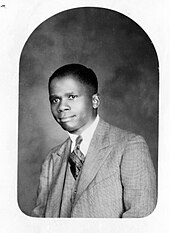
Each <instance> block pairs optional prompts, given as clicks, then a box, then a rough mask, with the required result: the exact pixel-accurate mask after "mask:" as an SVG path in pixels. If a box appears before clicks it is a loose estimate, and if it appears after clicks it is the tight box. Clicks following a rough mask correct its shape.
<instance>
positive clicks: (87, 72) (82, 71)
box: [48, 63, 98, 94]
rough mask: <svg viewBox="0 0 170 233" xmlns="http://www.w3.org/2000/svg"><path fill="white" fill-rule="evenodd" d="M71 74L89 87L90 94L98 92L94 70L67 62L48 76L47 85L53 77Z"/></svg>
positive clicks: (58, 77) (60, 77) (59, 77)
mask: <svg viewBox="0 0 170 233" xmlns="http://www.w3.org/2000/svg"><path fill="white" fill-rule="evenodd" d="M68 75H72V76H73V78H75V79H76V80H78V81H79V82H81V83H83V84H85V85H86V86H88V87H89V89H90V90H91V92H92V94H96V93H97V92H98V81H97V76H96V74H95V73H94V71H93V70H92V69H90V68H87V67H85V66H84V65H81V64H75V63H72V64H67V65H64V66H62V67H60V68H58V69H57V70H56V71H55V72H54V73H53V74H52V75H51V77H50V78H49V82H48V87H50V83H51V81H52V80H53V79H55V78H57V79H62V78H64V77H65V76H68Z"/></svg>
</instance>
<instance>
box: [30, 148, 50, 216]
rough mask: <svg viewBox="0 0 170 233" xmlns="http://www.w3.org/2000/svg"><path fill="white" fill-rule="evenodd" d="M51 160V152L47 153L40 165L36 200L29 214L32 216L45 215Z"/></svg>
mask: <svg viewBox="0 0 170 233" xmlns="http://www.w3.org/2000/svg"><path fill="white" fill-rule="evenodd" d="M51 162H52V157H51V153H49V154H48V156H47V158H46V159H45V161H44V163H43V164H42V167H41V174H40V179H39V186H38V191H37V200H36V205H35V208H34V209H33V210H32V214H31V216H32V217H45V210H46V205H47V199H48V194H49V186H50V179H51V176H52V173H51V169H52V166H51Z"/></svg>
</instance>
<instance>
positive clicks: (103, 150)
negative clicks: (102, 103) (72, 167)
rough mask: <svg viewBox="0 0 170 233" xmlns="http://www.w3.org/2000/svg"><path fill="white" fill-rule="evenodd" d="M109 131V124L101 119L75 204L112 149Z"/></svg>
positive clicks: (83, 168)
mask: <svg viewBox="0 0 170 233" xmlns="http://www.w3.org/2000/svg"><path fill="white" fill-rule="evenodd" d="M108 131H109V125H108V124H107V123H105V122H104V121H103V120H101V119H100V121H99V124H98V126H97V128H96V130H95V132H94V135H93V138H92V141H91V143H90V146H89V150H88V152H87V155H86V159H85V162H84V165H83V167H82V173H81V176H80V180H79V182H78V187H77V194H76V197H75V202H74V205H75V204H76V202H77V201H78V199H79V198H80V196H81V194H82V193H83V192H84V190H85V189H86V188H87V186H88V185H89V184H90V182H91V181H92V180H93V179H94V177H95V176H96V174H97V172H98V171H99V169H100V167H101V166H102V164H103V163H104V161H105V159H106V157H107V156H108V155H109V153H110V151H111V149H112V148H111V145H110V141H109V137H108Z"/></svg>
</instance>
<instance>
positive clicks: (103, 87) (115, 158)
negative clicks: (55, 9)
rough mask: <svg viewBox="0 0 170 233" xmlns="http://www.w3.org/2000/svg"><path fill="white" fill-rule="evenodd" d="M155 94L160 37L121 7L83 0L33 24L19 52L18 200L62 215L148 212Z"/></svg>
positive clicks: (39, 212)
mask: <svg viewBox="0 0 170 233" xmlns="http://www.w3.org/2000/svg"><path fill="white" fill-rule="evenodd" d="M101 19H102V20H101ZM158 94H159V62H158V57H157V54H156V51H155V48H154V45H153V43H152V41H151V39H150V38H149V37H148V35H147V34H146V33H145V31H144V30H142V28H141V27H140V26H139V25H138V24H136V23H135V22H134V21H132V20H131V19H130V18H128V17H126V16H125V15H123V14H120V13H118V12H116V11H113V10H108V9H103V8H95V7H82V8H75V9H71V10H67V11H64V12H61V13H59V14H56V15H54V16H53V17H51V18H49V19H47V20H46V21H45V22H43V23H42V24H41V25H40V26H39V27H37V28H36V29H35V30H34V32H33V33H32V34H31V36H30V37H29V38H28V40H27V42H26V44H25V45H24V48H23V50H22V54H21V58H20V73H19V151H18V162H19V164H18V165H19V166H18V169H19V170H18V203H19V206H20V208H21V210H22V211H23V212H24V213H26V214H28V215H31V216H35V217H61V218H62V217H79V218H82V217H84V218H89V217H90V218H105V217H108V218H111V217H113V218H124V217H126V218H127V217H128V218H138V217H145V216H147V215H149V214H151V213H152V211H153V210H154V209H155V206H156V202H157V181H156V180H157V179H156V175H157V165H158V163H157V162H158V97H159V96H158ZM79 137H81V138H79ZM77 141H78V142H77ZM77 146H78V147H79V148H77Z"/></svg>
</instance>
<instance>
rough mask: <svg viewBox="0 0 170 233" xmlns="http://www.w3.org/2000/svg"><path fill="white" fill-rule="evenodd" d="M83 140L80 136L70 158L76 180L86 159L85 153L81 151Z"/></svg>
mask: <svg viewBox="0 0 170 233" xmlns="http://www.w3.org/2000/svg"><path fill="white" fill-rule="evenodd" d="M82 140H83V138H82V137H81V136H78V137H77V138H76V144H75V147H74V150H73V152H72V153H71V154H70V156H69V163H70V165H71V166H70V169H71V172H72V175H73V177H74V179H75V180H76V178H77V177H78V175H79V172H80V170H81V167H82V166H83V163H84V159H85V158H84V155H83V153H82V152H81V150H80V143H81V142H82Z"/></svg>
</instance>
